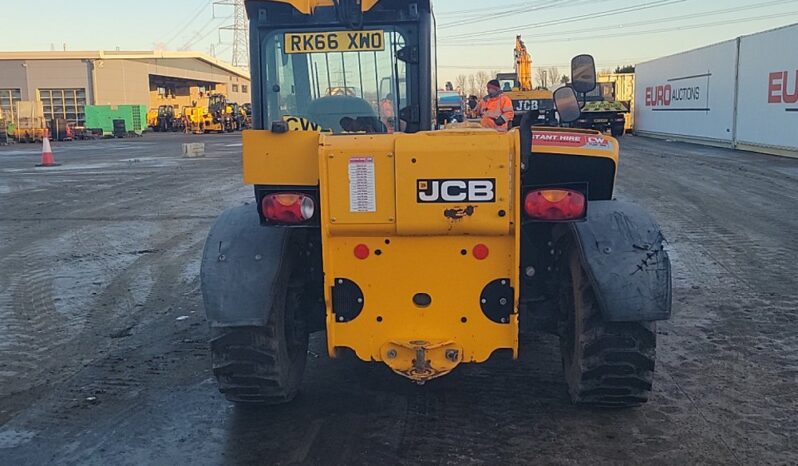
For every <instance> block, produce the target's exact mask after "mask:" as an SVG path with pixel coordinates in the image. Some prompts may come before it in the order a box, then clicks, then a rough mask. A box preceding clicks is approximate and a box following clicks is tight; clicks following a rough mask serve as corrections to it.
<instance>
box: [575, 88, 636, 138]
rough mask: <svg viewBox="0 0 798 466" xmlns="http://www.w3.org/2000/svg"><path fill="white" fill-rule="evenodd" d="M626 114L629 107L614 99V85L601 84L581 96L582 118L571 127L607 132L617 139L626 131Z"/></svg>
mask: <svg viewBox="0 0 798 466" xmlns="http://www.w3.org/2000/svg"><path fill="white" fill-rule="evenodd" d="M628 113H629V107H628V106H627V105H626V104H624V102H621V101H619V100H616V99H615V83H614V82H602V83H598V84H597V85H596V88H595V89H593V90H592V91H590V92H588V93H585V94H584V95H582V116H581V118H579V120H577V121H576V123H574V124H573V125H572V126H573V127H575V128H585V129H594V130H597V131H601V132H606V131H609V132H610V134H612V135H613V136H614V137H619V136H623V134H624V132H625V131H626V119H627V117H626V115H627V114H628Z"/></svg>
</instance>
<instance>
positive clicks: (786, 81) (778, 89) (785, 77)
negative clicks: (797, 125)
mask: <svg viewBox="0 0 798 466" xmlns="http://www.w3.org/2000/svg"><path fill="white" fill-rule="evenodd" d="M796 102H798V70H795V73H793V72H792V71H774V72H773V73H770V74H769V75H768V103H769V104H794V103H796Z"/></svg>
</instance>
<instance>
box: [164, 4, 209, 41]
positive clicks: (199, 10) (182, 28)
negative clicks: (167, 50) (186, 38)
mask: <svg viewBox="0 0 798 466" xmlns="http://www.w3.org/2000/svg"><path fill="white" fill-rule="evenodd" d="M211 3H212V1H211V0H202V1H201V2H200V3H199V4H198V5H200V6H198V7H197V12H196V13H194V16H192V17H191V18H189V20H188V21H186V22H185V23H183V25H182V26H180V28H178V30H177V32H175V33H174V35H173V36H172V37H171V38H170V39H169V40H168V41H166V42H165V43H166V45H169V44H171V43H172V42H174V41H175V40H176V39H177V38H178V37H180V35H181V34H183V32H184V31H185V30H186V29H188V27H189V26H191V25H192V24H194V21H196V20H197V18H199V17H200V15H201V14H202V12H203V11H205V10H207V9H208V7H209V6H211ZM201 5H204V6H201Z"/></svg>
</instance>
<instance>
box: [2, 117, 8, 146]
mask: <svg viewBox="0 0 798 466" xmlns="http://www.w3.org/2000/svg"><path fill="white" fill-rule="evenodd" d="M8 126H9V125H8V121H7V120H6V118H5V115H4V114H3V109H2V108H0V145H3V146H4V145H6V144H8Z"/></svg>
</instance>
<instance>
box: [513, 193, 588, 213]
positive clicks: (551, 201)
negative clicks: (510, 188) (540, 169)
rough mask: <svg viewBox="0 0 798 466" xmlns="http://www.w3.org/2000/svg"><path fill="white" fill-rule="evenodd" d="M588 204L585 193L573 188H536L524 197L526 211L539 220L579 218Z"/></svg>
mask: <svg viewBox="0 0 798 466" xmlns="http://www.w3.org/2000/svg"><path fill="white" fill-rule="evenodd" d="M586 205H587V202H586V200H585V195H584V194H582V193H580V192H579V191H574V190H573V189H535V190H533V191H529V192H528V193H526V197H525V198H524V211H526V214H527V215H528V216H529V217H531V218H534V219H537V220H575V219H579V218H582V217H584V216H585V207H586Z"/></svg>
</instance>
